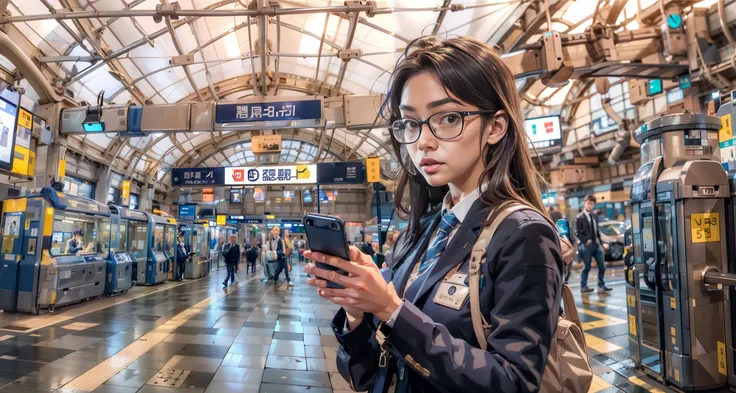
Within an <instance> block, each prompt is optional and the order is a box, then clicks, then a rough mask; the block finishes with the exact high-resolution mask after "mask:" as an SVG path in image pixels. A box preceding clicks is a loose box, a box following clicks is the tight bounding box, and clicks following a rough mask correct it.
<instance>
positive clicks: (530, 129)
mask: <svg viewBox="0 0 736 393" xmlns="http://www.w3.org/2000/svg"><path fill="white" fill-rule="evenodd" d="M524 130H525V131H526V135H527V136H528V137H529V145H530V146H534V147H535V148H536V149H546V148H549V147H555V146H562V127H561V125H560V117H559V116H545V117H537V118H534V119H526V120H524Z"/></svg>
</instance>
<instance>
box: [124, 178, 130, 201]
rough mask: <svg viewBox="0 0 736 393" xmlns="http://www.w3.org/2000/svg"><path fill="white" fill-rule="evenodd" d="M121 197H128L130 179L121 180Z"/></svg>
mask: <svg viewBox="0 0 736 393" xmlns="http://www.w3.org/2000/svg"><path fill="white" fill-rule="evenodd" d="M122 197H123V199H125V200H126V201H127V200H128V198H130V180H123V187H122Z"/></svg>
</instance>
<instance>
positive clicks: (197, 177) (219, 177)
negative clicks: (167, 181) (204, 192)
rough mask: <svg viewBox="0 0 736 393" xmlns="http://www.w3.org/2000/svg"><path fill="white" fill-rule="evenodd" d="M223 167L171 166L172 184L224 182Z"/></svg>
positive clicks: (217, 183)
mask: <svg viewBox="0 0 736 393" xmlns="http://www.w3.org/2000/svg"><path fill="white" fill-rule="evenodd" d="M223 173H224V168H173V169H172V170H171V185H173V186H216V185H222V184H224V179H223Z"/></svg>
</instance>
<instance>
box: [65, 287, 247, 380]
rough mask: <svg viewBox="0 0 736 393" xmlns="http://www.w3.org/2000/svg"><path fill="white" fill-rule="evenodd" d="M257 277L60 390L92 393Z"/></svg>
mask: <svg viewBox="0 0 736 393" xmlns="http://www.w3.org/2000/svg"><path fill="white" fill-rule="evenodd" d="M259 278H260V277H259V276H254V277H251V278H250V279H248V280H247V281H244V282H242V283H241V282H238V283H237V284H234V285H231V286H230V287H228V288H227V289H226V290H223V293H222V294H219V295H216V296H211V297H209V298H207V299H205V300H202V301H201V302H199V303H197V304H195V305H194V306H193V307H192V308H189V309H187V310H184V311H182V312H181V313H179V314H177V315H175V316H174V317H172V318H171V319H169V320H168V321H166V322H165V323H163V324H162V325H161V326H159V327H158V328H156V329H155V330H154V331H152V332H150V333H148V334H145V335H144V336H142V337H141V338H139V339H138V340H136V341H135V342H133V343H132V344H130V345H128V346H127V347H125V348H124V349H122V350H121V351H120V352H118V353H116V354H115V355H113V356H112V357H110V358H108V359H106V360H105V361H103V362H102V363H100V364H98V365H97V366H95V367H93V368H92V369H90V370H88V371H87V372H85V373H84V374H82V375H80V376H79V377H77V378H75V379H74V380H72V381H71V382H69V383H68V384H66V385H64V389H68V390H78V391H83V392H92V391H94V390H95V389H97V388H98V387H100V386H101V385H102V384H103V383H105V382H106V381H107V380H109V379H110V378H112V377H114V376H115V375H116V374H117V373H119V372H120V371H122V370H123V369H124V368H126V367H128V366H129V365H130V364H131V363H133V362H135V361H136V360H138V358H140V357H141V356H143V355H144V354H145V353H146V352H148V351H150V350H151V348H153V347H154V346H156V345H157V344H158V343H160V342H162V341H164V340H165V339H166V338H167V337H169V335H170V334H169V333H170V332H171V331H173V330H174V329H176V328H178V327H179V326H181V325H182V324H183V323H184V322H186V321H188V320H189V319H190V318H191V317H193V316H194V315H195V314H197V313H198V312H200V311H201V310H202V309H204V308H207V307H208V306H209V305H210V304H212V303H214V302H217V301H218V300H220V299H222V298H224V297H226V296H227V295H228V294H230V293H232V292H234V291H235V290H236V289H237V288H238V287H239V286H240V285H241V284H247V283H249V282H251V281H253V280H256V279H259Z"/></svg>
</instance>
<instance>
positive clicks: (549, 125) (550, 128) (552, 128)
mask: <svg viewBox="0 0 736 393" xmlns="http://www.w3.org/2000/svg"><path fill="white" fill-rule="evenodd" d="M544 130H545V131H547V133H548V134H551V133H553V132H555V123H553V122H551V121H546V122H544Z"/></svg>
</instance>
